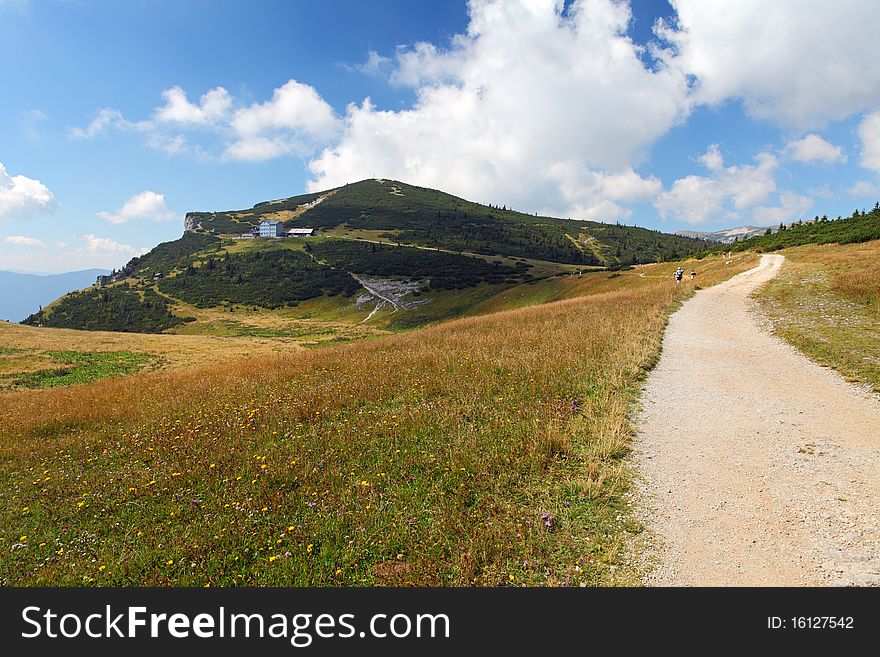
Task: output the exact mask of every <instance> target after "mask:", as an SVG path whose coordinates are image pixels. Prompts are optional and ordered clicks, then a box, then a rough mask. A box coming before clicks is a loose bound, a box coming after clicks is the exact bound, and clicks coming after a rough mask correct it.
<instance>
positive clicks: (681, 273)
mask: <svg viewBox="0 0 880 657" xmlns="http://www.w3.org/2000/svg"><path fill="white" fill-rule="evenodd" d="M683 276H684V269H682V268H681V267H679V268H678V269H676V270H675V282H676V283H681V279H682V277H683Z"/></svg>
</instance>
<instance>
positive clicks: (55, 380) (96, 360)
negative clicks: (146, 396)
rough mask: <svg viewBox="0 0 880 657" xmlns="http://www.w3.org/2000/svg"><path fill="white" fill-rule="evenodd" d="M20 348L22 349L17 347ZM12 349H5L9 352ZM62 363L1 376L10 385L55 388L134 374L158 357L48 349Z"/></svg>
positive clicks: (54, 358)
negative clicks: (48, 367)
mask: <svg viewBox="0 0 880 657" xmlns="http://www.w3.org/2000/svg"><path fill="white" fill-rule="evenodd" d="M18 351H20V350H18ZM10 352H12V350H6V353H10ZM45 355H46V356H49V357H51V358H52V359H53V360H54V361H56V362H57V363H58V364H59V365H60V366H59V367H53V368H51V369H44V370H37V371H36V372H23V373H8V374H3V375H0V379H4V380H5V381H4V383H5V384H6V386H5V387H9V388H54V387H58V386H70V385H76V384H82V383H91V382H93V381H100V380H101V379H104V378H107V377H109V376H118V375H120V374H131V373H133V372H137V371H138V370H140V369H141V368H142V367H143V366H144V365H146V364H148V363H150V362H152V361H153V360H154V359H155V356H152V355H149V354H136V353H133V352H130V351H109V352H108V351H103V352H82V351H47V352H45Z"/></svg>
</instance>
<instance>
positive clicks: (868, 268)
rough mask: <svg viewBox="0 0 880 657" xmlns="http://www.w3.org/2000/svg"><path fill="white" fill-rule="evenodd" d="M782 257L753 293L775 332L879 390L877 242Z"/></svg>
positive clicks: (879, 269)
mask: <svg viewBox="0 0 880 657" xmlns="http://www.w3.org/2000/svg"><path fill="white" fill-rule="evenodd" d="M834 223H837V222H834ZM785 258H786V260H785V264H784V265H783V268H782V271H781V272H780V274H779V276H778V277H777V278H776V279H774V280H772V281H770V283H768V284H767V285H766V286H764V287H763V288H762V289H761V290H760V291H759V293H758V294H757V299H758V301H759V302H760V304H761V307H762V308H763V309H764V311H765V312H766V313H767V314H768V315H769V317H770V318H771V320H772V322H773V326H774V330H775V332H776V333H777V334H778V335H779V336H780V337H782V338H783V339H785V340H787V341H788V342H790V343H791V344H793V345H794V346H796V347H797V348H798V349H800V350H801V351H803V352H804V353H805V354H807V355H808V356H810V357H811V358H812V359H813V360H815V361H816V362H818V363H821V364H823V365H828V366H830V367H833V368H835V369H837V370H838V371H840V372H841V373H843V374H844V375H845V376H847V377H848V378H849V379H851V380H853V381H858V382H863V383H867V384H869V385H870V386H872V387H873V389H874V390H875V391H878V392H880V264H878V263H880V241H872V242H866V243H856V244H847V245H835V244H828V245H810V246H801V247H797V248H793V249H787V250H786V251H785Z"/></svg>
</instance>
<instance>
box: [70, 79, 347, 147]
mask: <svg viewBox="0 0 880 657" xmlns="http://www.w3.org/2000/svg"><path fill="white" fill-rule="evenodd" d="M162 98H163V100H164V104H163V105H160V106H159V107H157V108H155V110H153V113H152V115H151V116H150V118H148V119H144V120H140V121H131V120H129V119H127V118H125V116H123V114H122V113H121V112H120V111H119V110H117V109H113V108H105V109H102V110H100V111H99V112H98V114H97V116H96V117H95V118H94V119H93V120H92V121H91V123H89V124H88V125H87V126H86V127H84V128H73V129H72V130H70V132H69V135H70V137H71V138H73V139H94V138H95V137H97V136H98V135H100V134H102V133H104V132H106V131H108V130H121V131H127V132H134V133H141V134H143V135H144V136H145V138H146V143H147V145H148V146H150V147H151V148H155V149H157V150H161V151H163V152H165V153H167V154H168V155H180V154H184V153H186V154H190V155H194V156H196V157H198V158H200V159H205V160H208V159H218V158H225V159H232V160H250V161H261V160H268V159H272V158H276V157H279V156H282V155H288V154H297V155H305V154H308V153H311V152H313V151H314V149H315V148H317V147H318V146H320V145H322V144H323V143H325V142H326V141H327V140H328V139H329V138H330V137H332V136H333V135H334V134H335V133H336V130H337V128H338V126H339V122H340V120H339V118H338V117H337V116H336V115H335V114H334V112H333V108H332V107H330V105H329V104H328V103H327V102H326V101H324V99H323V98H321V96H320V95H319V94H318V92H317V91H316V90H315V89H314V87H311V86H309V85H306V84H302V83H300V82H297V81H296V80H289V81H288V82H286V83H285V84H283V85H282V86H280V87H278V88H277V89H275V90H274V91H273V93H272V98H271V99H270V100H269V101H266V102H264V103H258V102H257V103H252V104H250V105H242V106H240V107H238V108H236V106H235V105H236V103H235V99H234V98H233V97H232V95H231V94H230V93H229V92H228V91H227V90H226V89H224V88H223V87H215V88H214V89H211V90H209V91H207V92H206V93H204V94H203V95H202V96H201V97H200V98H199V100H198V102H193V101H190V100H189V98H188V96H187V94H186V92H185V91H184V90H183V89H182V88H181V87H179V86H175V87H171V88H170V89H166V90H164V91H163V92H162ZM205 136H207V137H211V138H213V139H214V140H216V139H218V138H219V141H220V143H221V147H220V149H219V150H218V149H217V148H216V145H208V146H205V145H203V144H202V143H199V139H200V138H201V137H205Z"/></svg>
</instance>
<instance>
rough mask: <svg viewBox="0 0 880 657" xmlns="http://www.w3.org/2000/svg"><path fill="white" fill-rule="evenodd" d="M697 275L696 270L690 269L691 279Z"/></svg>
mask: <svg viewBox="0 0 880 657" xmlns="http://www.w3.org/2000/svg"><path fill="white" fill-rule="evenodd" d="M696 277H697V272H696V270H694V269H691V280H694V279H695V278H696Z"/></svg>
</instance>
